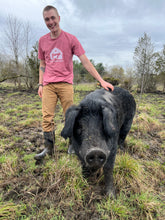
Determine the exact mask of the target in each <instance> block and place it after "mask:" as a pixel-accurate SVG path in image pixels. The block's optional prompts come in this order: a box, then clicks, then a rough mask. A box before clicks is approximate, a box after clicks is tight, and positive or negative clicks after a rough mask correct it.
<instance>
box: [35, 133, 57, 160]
mask: <svg viewBox="0 0 165 220" xmlns="http://www.w3.org/2000/svg"><path fill="white" fill-rule="evenodd" d="M54 143H55V132H54V131H50V132H44V145H45V149H44V150H43V151H42V152H41V153H39V154H36V155H35V157H34V159H35V160H42V159H44V157H45V156H46V155H47V154H48V155H53V153H54Z"/></svg>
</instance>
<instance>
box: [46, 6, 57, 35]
mask: <svg viewBox="0 0 165 220" xmlns="http://www.w3.org/2000/svg"><path fill="white" fill-rule="evenodd" d="M43 18H44V21H45V23H46V26H47V27H48V29H49V30H50V31H51V33H52V34H53V35H54V34H55V35H56V34H58V33H59V32H60V26H59V23H60V16H59V14H58V11H57V9H56V8H55V7H53V6H51V5H48V6H46V7H45V8H44V9H43Z"/></svg>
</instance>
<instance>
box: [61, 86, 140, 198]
mask: <svg viewBox="0 0 165 220" xmlns="http://www.w3.org/2000/svg"><path fill="white" fill-rule="evenodd" d="M135 110H136V103H135V100H134V98H133V96H132V95H131V94H130V93H129V92H128V91H127V90H125V89H122V88H119V87H115V89H114V91H113V92H110V91H106V90H105V89H98V90H96V91H94V92H91V93H89V94H88V95H87V96H86V97H85V98H84V99H83V100H82V101H81V102H80V104H79V105H78V106H71V107H70V108H69V109H68V110H67V111H66V114H65V125H64V128H63V130H62V132H61V136H62V137H64V138H65V139H67V138H70V140H71V141H72V148H73V149H74V150H75V154H76V155H77V156H78V158H79V159H80V161H81V165H82V174H83V175H84V177H89V176H90V175H91V174H93V173H94V172H96V171H97V170H98V169H100V168H101V167H102V168H103V171H104V180H105V193H106V194H108V195H109V194H110V195H111V196H114V195H115V193H114V187H113V167H114V163H115V157H116V152H117V148H118V146H119V147H120V148H122V147H124V140H125V138H126V136H127V134H128V132H129V130H130V128H131V125H132V121H133V117H134V115H135Z"/></svg>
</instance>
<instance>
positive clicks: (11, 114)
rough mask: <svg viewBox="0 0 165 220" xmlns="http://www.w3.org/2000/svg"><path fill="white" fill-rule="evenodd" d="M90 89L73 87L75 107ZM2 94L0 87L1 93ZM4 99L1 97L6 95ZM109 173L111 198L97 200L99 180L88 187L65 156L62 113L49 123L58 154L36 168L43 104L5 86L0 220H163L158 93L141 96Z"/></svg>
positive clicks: (163, 134)
mask: <svg viewBox="0 0 165 220" xmlns="http://www.w3.org/2000/svg"><path fill="white" fill-rule="evenodd" d="M95 88H96V84H80V85H74V90H75V95H74V102H75V104H78V103H79V102H80V100H81V99H82V98H83V97H84V96H85V95H86V94H88V93H89V92H90V91H92V90H94V89H95ZM3 89H5V90H4V91H3ZM4 93H5V94H6V96H4ZM134 95H135V99H136V102H137V113H136V116H135V118H134V122H133V125H132V128H131V131H130V133H129V135H128V137H127V140H126V148H125V153H123V152H122V151H120V150H119V151H118V154H117V156H116V162H115V167H114V185H115V189H116V194H117V199H116V200H115V199H111V198H109V197H105V196H103V195H102V194H101V193H100V191H101V189H102V187H103V178H102V176H101V177H100V178H99V179H98V180H97V181H95V182H93V183H91V182H90V183H89V182H87V181H86V180H85V179H84V178H83V177H82V174H81V167H80V162H79V161H78V159H77V157H76V156H75V155H72V156H69V155H68V154H67V145H68V141H65V140H64V139H63V138H62V137H61V136H60V133H61V130H62V128H63V125H64V123H63V113H62V108H61V106H60V105H58V108H57V111H56V117H55V126H56V148H57V149H56V155H55V156H54V157H53V158H50V157H48V156H47V157H46V158H45V160H44V161H43V164H36V163H35V160H34V158H33V157H34V155H35V153H36V152H37V151H38V150H39V149H41V148H42V145H43V140H42V128H41V123H42V115H41V100H40V98H39V97H38V95H37V92H36V93H26V92H25V91H24V92H21V91H14V90H13V89H12V87H11V86H9V87H6V86H5V85H3V86H2V87H1V89H0V98H1V96H2V97H3V103H2V104H1V113H0V120H1V125H0V137H1V138H0V170H1V175H0V192H1V193H0V218H1V219H52V220H53V219H54V220H56V219H57V220H65V219H107V220H109V219H113V220H119V219H121V220H126V219H133V220H141V219H148V220H163V219H165V207H164V191H165V187H164V186H165V168H164V165H165V164H164V156H165V154H164V146H165V126H164V104H165V101H164V100H165V99H164V95H158V94H144V95H143V96H142V97H141V98H139V96H138V94H136V93H134Z"/></svg>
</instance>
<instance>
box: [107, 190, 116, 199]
mask: <svg viewBox="0 0 165 220" xmlns="http://www.w3.org/2000/svg"><path fill="white" fill-rule="evenodd" d="M105 196H106V197H109V198H111V199H116V193H115V191H114V190H108V191H107V190H106V191H105Z"/></svg>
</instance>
